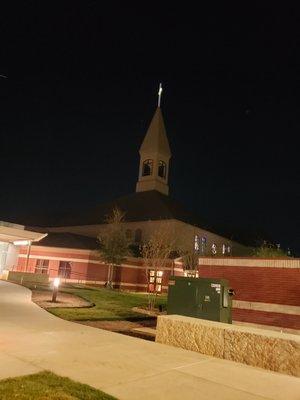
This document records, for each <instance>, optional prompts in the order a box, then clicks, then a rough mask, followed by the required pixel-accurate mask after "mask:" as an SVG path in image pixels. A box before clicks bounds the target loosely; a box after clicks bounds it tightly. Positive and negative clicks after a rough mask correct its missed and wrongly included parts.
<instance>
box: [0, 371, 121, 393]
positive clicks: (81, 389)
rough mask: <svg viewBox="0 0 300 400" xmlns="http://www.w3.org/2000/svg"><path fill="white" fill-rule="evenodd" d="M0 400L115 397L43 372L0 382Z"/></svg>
mask: <svg viewBox="0 0 300 400" xmlns="http://www.w3.org/2000/svg"><path fill="white" fill-rule="evenodd" d="M0 399H1V400H13V399H14V400H15V399H18V400H79V399H80V400H113V399H115V397H112V396H109V395H108V394H105V393H103V392H101V391H100V390H96V389H93V388H92V387H90V386H88V385H83V384H81V383H78V382H74V381H72V380H71V379H69V378H63V377H60V376H57V375H55V374H53V373H52V372H48V371H45V372H40V373H38V374H34V375H27V376H21V377H18V378H9V379H5V380H2V381H0ZM115 400H116V399H115Z"/></svg>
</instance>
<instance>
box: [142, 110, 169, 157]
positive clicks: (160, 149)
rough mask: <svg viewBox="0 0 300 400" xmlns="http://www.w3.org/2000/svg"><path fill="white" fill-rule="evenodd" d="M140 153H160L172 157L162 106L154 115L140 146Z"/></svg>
mask: <svg viewBox="0 0 300 400" xmlns="http://www.w3.org/2000/svg"><path fill="white" fill-rule="evenodd" d="M140 153H159V154H163V155H166V156H167V157H171V150H170V146H169V141H168V138H167V134H166V129H165V124H164V119H163V116H162V112H161V109H160V107H158V108H157V109H156V111H155V113H154V115H153V118H152V121H151V123H150V125H149V128H148V130H147V133H146V136H145V138H144V140H143V143H142V145H141V147H140Z"/></svg>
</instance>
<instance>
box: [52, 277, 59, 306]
mask: <svg viewBox="0 0 300 400" xmlns="http://www.w3.org/2000/svg"><path fill="white" fill-rule="evenodd" d="M59 284H60V278H54V281H53V292H52V300H51V301H52V303H56V297H57V293H58V287H59Z"/></svg>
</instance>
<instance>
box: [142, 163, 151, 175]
mask: <svg viewBox="0 0 300 400" xmlns="http://www.w3.org/2000/svg"><path fill="white" fill-rule="evenodd" d="M152 171H153V160H150V159H149V160H145V161H144V162H143V171H142V175H143V176H148V175H152Z"/></svg>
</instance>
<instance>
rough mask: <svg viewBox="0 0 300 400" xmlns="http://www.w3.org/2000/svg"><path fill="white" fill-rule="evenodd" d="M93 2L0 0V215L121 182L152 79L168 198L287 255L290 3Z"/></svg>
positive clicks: (296, 121) (295, 61)
mask: <svg viewBox="0 0 300 400" xmlns="http://www.w3.org/2000/svg"><path fill="white" fill-rule="evenodd" d="M103 3H104V2H101V1H87V0H85V1H81V2H76V1H60V2H53V1H51V2H47V1H27V2H10V4H11V8H10V9H3V7H2V9H1V15H0V29H1V33H0V40H1V45H0V74H3V75H6V76H7V77H8V78H7V79H6V78H0V107H1V125H0V129H1V142H0V152H1V157H0V173H1V193H0V219H2V220H11V221H20V220H23V219H24V218H25V219H26V220H27V221H29V222H30V220H31V219H33V217H34V216H35V215H38V214H42V215H44V216H46V215H49V216H50V217H51V218H53V219H55V215H57V214H58V213H67V212H68V211H70V209H71V208H76V207H90V206H93V205H95V204H97V203H101V202H103V201H106V200H111V199H113V198H115V197H117V196H121V195H125V194H128V193H131V192H133V191H134V190H135V183H136V180H137V173H138V161H139V158H138V149H139V146H140V144H141V141H142V139H143V137H144V135H145V132H146V130H147V126H148V124H149V122H150V120H151V117H152V114H153V113H154V111H155V107H156V102H157V87H158V84H159V82H162V83H163V87H164V92H163V100H162V110H163V114H164V117H165V123H166V127H167V132H168V136H169V140H170V145H171V148H172V153H173V157H172V165H171V177H170V193H171V196H172V197H174V198H175V199H177V200H179V201H181V202H182V203H184V204H185V205H186V206H187V208H189V209H191V211H194V212H196V213H197V214H199V216H200V217H202V218H203V219H205V220H207V221H209V222H210V223H211V224H212V225H215V226H220V228H221V227H223V228H226V229H228V230H229V231H236V232H243V233H244V234H246V235H247V234H249V236H251V235H252V236H254V237H257V239H265V238H270V239H271V240H273V241H274V242H275V243H277V242H280V243H281V244H282V245H283V246H289V247H291V248H292V250H293V251H294V254H295V253H296V254H297V252H298V254H299V252H300V238H299V236H300V235H299V205H300V201H299V200H300V196H299V144H298V142H297V139H298V137H299V128H300V114H299V105H300V92H299V78H300V73H299V67H300V66H299V61H300V57H299V45H300V35H299V31H300V28H299V26H300V18H299V11H300V10H299V9H297V8H289V7H288V6H284V5H283V3H281V8H276V6H275V5H274V3H272V6H271V4H270V3H268V2H250V3H249V2H248V3H245V2H240V3H239V5H237V4H238V3H237V4H235V5H234V6H233V4H232V5H230V3H228V2H226V4H225V3H224V5H223V7H221V8H220V7H219V5H218V4H215V3H214V4H212V7H211V8H204V7H202V8H199V7H198V8H193V7H191V6H190V5H189V4H188V2H187V3H186V4H185V3H180V4H181V5H180V6H175V2H172V3H168V2H157V3H156V2H134V3H133V2H124V1H122V2H121V1H120V2H117V1H114V2H113V1H112V2H107V3H109V4H110V5H106V6H104V5H103ZM202 3H203V2H201V3H199V4H202ZM267 3H268V4H267ZM190 4H191V3H190ZM262 4H266V5H262Z"/></svg>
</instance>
